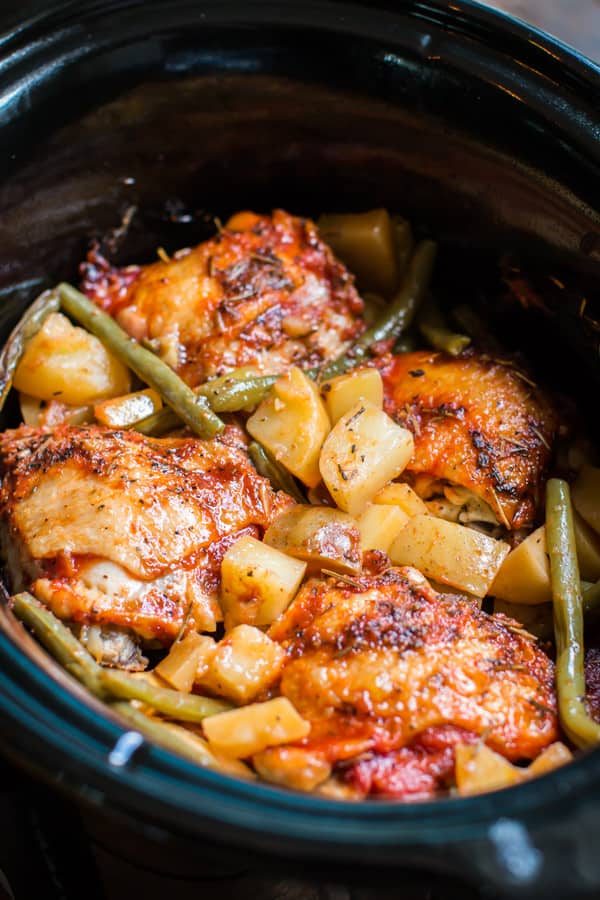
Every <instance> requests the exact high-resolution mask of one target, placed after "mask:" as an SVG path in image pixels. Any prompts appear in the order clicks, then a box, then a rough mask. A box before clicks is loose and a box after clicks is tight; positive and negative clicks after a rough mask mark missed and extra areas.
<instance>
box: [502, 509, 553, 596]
mask: <svg viewBox="0 0 600 900" xmlns="http://www.w3.org/2000/svg"><path fill="white" fill-rule="evenodd" d="M490 594H492V595H493V596H494V597H499V598H500V599H501V600H506V601H507V602H508V603H520V604H538V603H550V602H551V601H552V585H551V583H550V561H549V559H548V553H547V550H546V529H545V526H544V525H542V526H541V527H540V528H536V530H535V531H532V533H531V534H530V535H528V536H527V537H526V538H525V540H524V541H521V543H520V544H519V545H518V547H515V549H514V550H511V551H510V553H509V554H508V556H507V557H506V558H505V559H504V561H503V563H502V565H501V566H500V569H499V571H498V574H497V575H496V577H495V579H494V582H493V584H492V586H491V587H490Z"/></svg>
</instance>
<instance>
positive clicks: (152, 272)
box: [82, 210, 364, 386]
mask: <svg viewBox="0 0 600 900" xmlns="http://www.w3.org/2000/svg"><path fill="white" fill-rule="evenodd" d="M82 274H83V290H84V291H85V292H86V293H87V295H88V296H89V297H91V298H92V299H93V300H94V301H95V302H96V303H97V304H98V305H100V306H102V307H103V308H104V309H106V310H107V311H108V312H110V313H111V315H113V316H115V318H116V319H117V321H118V322H119V323H120V324H121V325H122V327H123V328H125V330H126V331H128V332H129V333H130V334H131V335H132V336H133V337H135V338H137V339H138V340H141V339H149V340H151V341H157V342H158V347H159V355H160V356H161V357H162V358H163V359H164V360H165V361H166V362H167V363H168V364H169V365H171V366H172V367H173V368H174V369H175V370H176V371H177V372H178V373H179V374H180V375H181V376H182V378H184V380H185V381H187V382H188V383H189V384H191V385H192V386H195V385H197V384H199V383H200V382H202V381H205V380H206V379H207V378H210V377H212V376H215V375H221V374H223V373H225V372H228V371H230V370H231V369H233V368H235V367H237V366H245V365H252V366H253V367H255V368H256V369H257V370H259V371H261V372H262V373H265V374H273V373H278V372H282V371H284V370H285V369H286V368H287V367H288V366H289V365H290V364H291V363H297V364H299V365H302V366H306V367H308V366H314V365H319V363H321V362H322V361H323V360H324V359H330V358H332V357H335V356H337V355H338V354H339V353H341V352H342V351H343V350H344V349H345V347H346V345H347V344H348V342H349V341H351V340H352V339H354V338H355V337H356V336H357V335H358V334H359V333H360V332H361V331H362V330H363V328H364V324H363V321H362V319H361V318H360V314H361V313H362V310H363V303H362V300H361V299H360V298H359V296H358V294H357V293H356V290H355V288H354V279H353V277H352V276H351V275H350V274H349V272H348V271H347V270H346V268H345V267H344V266H343V265H342V264H341V263H340V262H338V261H337V260H336V259H335V257H334V256H333V254H332V252H331V250H330V249H329V248H328V247H327V246H326V245H325V244H324V243H323V242H322V241H321V240H320V238H319V236H318V233H317V229H316V227H315V225H314V223H313V222H311V221H310V220H308V219H301V218H297V217H295V216H291V215H289V214H288V213H286V212H283V211H282V210H276V211H275V212H273V214H272V215H271V216H266V215H256V214H254V213H251V212H242V213H238V214H237V215H235V216H233V218H231V219H230V220H229V222H228V223H227V225H226V226H225V228H224V229H223V230H221V231H220V232H219V233H218V234H217V235H216V236H215V237H213V238H212V239H211V240H209V241H206V242H205V243H203V244H199V245H198V246H197V247H195V248H194V249H192V250H188V251H180V252H179V253H178V254H176V256H175V257H174V258H173V259H172V260H170V261H168V262H156V263H153V264H151V265H147V266H130V267H128V268H127V269H114V268H111V267H110V266H109V265H108V264H107V263H106V261H104V260H102V259H101V258H98V257H97V256H95V255H94V254H92V255H91V256H90V258H89V260H88V263H87V264H84V266H83V273H82Z"/></svg>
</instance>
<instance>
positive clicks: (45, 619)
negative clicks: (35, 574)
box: [11, 592, 107, 699]
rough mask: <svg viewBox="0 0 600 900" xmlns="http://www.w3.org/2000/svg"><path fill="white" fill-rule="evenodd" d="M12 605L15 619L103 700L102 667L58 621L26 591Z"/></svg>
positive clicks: (18, 595)
mask: <svg viewBox="0 0 600 900" xmlns="http://www.w3.org/2000/svg"><path fill="white" fill-rule="evenodd" d="M11 605H12V609H13V612H14V614H15V615H16V617H17V618H18V619H20V620H21V622H23V624H24V625H27V627H28V628H30V629H31V630H32V631H33V633H34V634H35V636H36V637H37V639H38V640H39V641H40V643H41V644H43V645H44V647H45V648H46V650H48V651H49V652H50V653H51V654H52V656H54V658H55V659H56V660H57V662H59V663H60V664H61V665H62V666H63V668H65V669H66V670H67V671H68V672H69V673H70V674H71V675H73V676H74V677H75V678H77V680H78V681H81V683H82V684H84V685H85V686H86V687H87V688H88V690H89V691H91V693H92V694H94V695H95V696H96V697H100V698H101V699H104V698H106V696H107V692H106V690H105V689H104V687H103V685H102V682H101V679H100V675H101V673H102V669H101V667H100V666H99V665H98V663H97V662H96V660H95V659H94V658H93V656H92V655H91V654H90V653H88V651H87V650H86V649H85V647H84V646H83V644H81V643H80V641H78V640H77V638H76V637H75V635H74V634H73V633H72V632H71V631H70V630H69V628H67V626H66V625H65V624H64V623H63V622H61V621H60V619H57V618H56V616H55V615H54V614H53V613H51V612H50V610H49V609H46V607H45V606H43V605H42V604H41V603H40V602H39V600H36V598H35V597H33V596H32V595H31V594H28V593H25V592H23V593H20V594H15V596H14V597H12V598H11Z"/></svg>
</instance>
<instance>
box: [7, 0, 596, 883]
mask: <svg viewBox="0 0 600 900" xmlns="http://www.w3.org/2000/svg"><path fill="white" fill-rule="evenodd" d="M282 2H284V0H282ZM48 5H49V4H48V3H47V2H40V0H29V2H27V0H0V31H1V30H4V28H8V27H11V26H13V25H14V24H16V23H18V21H19V20H20V19H22V18H23V17H25V16H26V15H27V14H28V13H34V12H37V11H40V10H44V9H45V8H47V6H48ZM490 5H493V6H496V7H498V8H501V9H504V10H505V11H508V12H512V13H514V14H515V15H519V16H520V17H522V18H524V19H526V20H528V21H531V22H532V23H533V24H536V25H537V26H539V27H542V28H546V29H547V30H549V31H550V32H552V33H554V34H556V35H557V36H559V37H561V38H562V39H563V40H565V41H566V42H567V43H570V44H572V45H574V46H576V47H577V48H579V49H581V50H582V51H584V52H586V53H587V54H588V55H589V56H591V57H592V58H595V59H597V60H600V0H496V2H494V3H492V4H490ZM88 824H89V823H88ZM0 835H1V836H2V840H1V841H0V900H8V898H11V896H12V897H14V900H33V898H35V900H37V898H44V900H54V898H60V900H82V898H83V897H85V900H130V898H131V896H132V894H134V892H135V895H136V896H139V895H141V896H143V897H144V898H146V900H158V898H161V900H162V898H165V900H188V898H192V897H193V898H197V897H199V896H204V897H208V898H213V897H215V898H216V897H218V898H231V900H238V898H239V900H242V898H244V900H245V898H255V897H256V898H265V900H268V898H273V900H275V898H277V900H284V898H285V900H374V898H379V900H387V898H392V897H399V896H401V897H402V898H403V900H451V898H459V897H460V898H461V900H470V898H472V897H473V898H475V897H477V896H479V894H478V892H474V891H473V890H472V889H471V888H469V887H467V886H465V885H462V886H461V885H451V884H449V883H448V881H447V880H445V879H443V878H441V877H432V876H419V875H418V874H413V873H405V874H398V873H395V874H394V875H393V877H391V876H390V877H389V878H386V876H385V875H382V878H381V880H380V882H379V883H378V884H377V886H375V885H373V886H370V885H368V884H365V885H350V884H348V885H341V884H335V885H334V884H329V883H326V882H323V881H322V880H319V879H316V880H315V879H314V878H311V873H310V872H307V873H305V874H304V875H302V873H298V875H297V876H294V877H293V878H290V877H287V876H282V875H280V874H272V873H269V872H265V871H264V870H262V869H259V870H257V871H237V870H236V869H235V865H234V863H235V860H234V859H233V860H232V866H233V869H232V871H233V872H234V873H235V874H233V875H232V874H231V873H230V872H229V873H218V874H215V873H214V872H212V871H207V869H206V862H205V860H203V858H202V848H201V847H199V848H198V859H197V861H196V863H192V865H189V863H188V864H187V865H186V868H184V867H183V866H181V867H178V861H177V860H168V859H164V858H163V859H161V858H157V859H156V863H155V865H153V866H152V867H151V868H148V865H147V863H144V865H143V866H140V865H137V864H136V863H135V860H136V849H137V848H136V847H135V846H128V845H127V844H124V845H123V846H122V852H121V853H119V854H118V855H117V854H115V852H114V850H110V851H109V850H107V849H106V845H105V843H104V841H103V838H102V833H101V830H100V832H99V833H98V834H96V835H95V838H94V839H93V840H91V841H90V840H88V839H87V838H84V836H83V835H84V827H83V823H82V821H81V818H80V816H79V813H78V812H76V811H75V810H74V809H73V808H72V807H71V806H70V805H69V804H68V803H66V802H65V801H64V800H63V799H61V798H58V797H55V796H53V795H50V794H48V793H47V792H46V791H45V789H44V788H42V787H41V786H39V785H37V784H35V783H34V782H32V781H31V780H29V779H28V778H26V777H25V776H22V775H20V774H18V773H17V771H16V770H14V769H13V768H12V767H9V766H8V765H6V764H4V763H0ZM232 856H234V854H232ZM3 873H4V875H3ZM488 897H489V895H488Z"/></svg>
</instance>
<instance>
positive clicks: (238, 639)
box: [196, 625, 285, 703]
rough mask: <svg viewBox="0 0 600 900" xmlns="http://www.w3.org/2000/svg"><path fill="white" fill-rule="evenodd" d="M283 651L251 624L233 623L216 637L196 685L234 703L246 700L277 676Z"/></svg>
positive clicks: (246, 701) (255, 695)
mask: <svg viewBox="0 0 600 900" xmlns="http://www.w3.org/2000/svg"><path fill="white" fill-rule="evenodd" d="M284 659H285V651H284V650H283V648H282V647H280V646H279V644H277V643H275V641H272V640H271V638H269V637H267V635H266V634H264V632H262V631H261V630H260V629H259V628H254V627H253V626H252V625H237V626H236V627H235V628H232V629H231V631H229V632H228V633H227V635H226V636H225V637H224V638H223V640H222V641H219V643H218V644H217V647H216V649H215V651H214V652H213V653H212V654H211V656H210V657H209V659H208V668H207V671H206V672H205V673H204V674H203V675H201V676H200V677H199V678H198V677H197V679H196V683H197V684H198V686H199V687H202V688H206V689H208V690H209V691H211V692H212V693H214V694H218V695H219V696H220V697H227V699H229V700H233V701H234V702H235V703H248V702H249V701H250V700H254V698H255V697H257V696H258V694H260V693H262V691H265V690H266V689H267V688H268V687H270V685H271V684H272V683H273V682H274V681H275V680H276V678H277V677H278V676H279V674H280V672H281V669H282V666H283V663H284Z"/></svg>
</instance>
